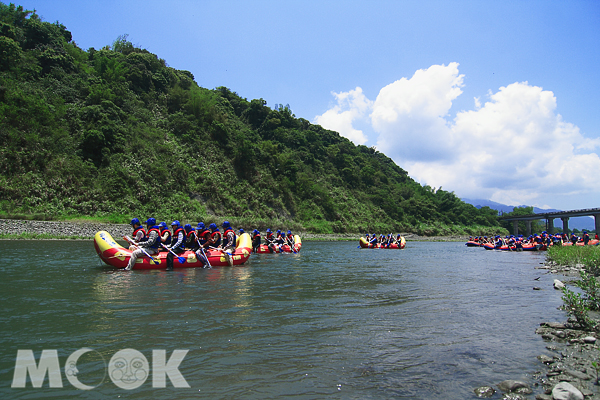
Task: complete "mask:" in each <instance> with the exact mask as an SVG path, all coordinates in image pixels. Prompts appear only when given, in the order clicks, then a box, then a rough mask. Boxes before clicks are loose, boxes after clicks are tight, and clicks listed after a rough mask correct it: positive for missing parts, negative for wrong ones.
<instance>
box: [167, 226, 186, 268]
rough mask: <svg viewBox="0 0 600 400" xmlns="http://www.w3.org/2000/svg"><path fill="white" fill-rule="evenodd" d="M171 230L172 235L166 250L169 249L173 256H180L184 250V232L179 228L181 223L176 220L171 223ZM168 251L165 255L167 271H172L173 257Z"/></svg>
mask: <svg viewBox="0 0 600 400" xmlns="http://www.w3.org/2000/svg"><path fill="white" fill-rule="evenodd" d="M171 229H172V230H173V234H172V235H171V243H172V244H171V245H169V246H167V248H169V249H171V250H172V251H173V253H175V254H181V253H183V252H184V250H185V231H184V230H183V228H182V227H181V223H180V222H179V221H177V220H175V221H173V222H171ZM173 253H171V252H170V251H169V254H167V271H171V270H172V269H173V258H174V257H175V256H174V255H173Z"/></svg>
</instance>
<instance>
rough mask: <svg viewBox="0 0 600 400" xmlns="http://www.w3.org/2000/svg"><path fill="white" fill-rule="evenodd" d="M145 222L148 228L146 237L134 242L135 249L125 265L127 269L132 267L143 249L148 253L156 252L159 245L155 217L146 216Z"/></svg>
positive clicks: (158, 229) (158, 233)
mask: <svg viewBox="0 0 600 400" xmlns="http://www.w3.org/2000/svg"><path fill="white" fill-rule="evenodd" d="M145 224H146V228H147V229H148V237H147V238H146V239H143V240H141V241H139V242H134V244H135V245H136V247H137V249H135V250H133V252H132V253H131V258H130V259H129V263H128V264H127V267H125V269H126V270H128V271H129V270H131V269H132V268H133V266H134V265H135V261H136V260H137V259H138V257H139V256H140V255H142V254H144V250H145V251H146V253H148V254H150V255H153V254H156V253H158V248H159V246H160V226H158V225H156V219H154V218H148V220H147V221H146V222H145Z"/></svg>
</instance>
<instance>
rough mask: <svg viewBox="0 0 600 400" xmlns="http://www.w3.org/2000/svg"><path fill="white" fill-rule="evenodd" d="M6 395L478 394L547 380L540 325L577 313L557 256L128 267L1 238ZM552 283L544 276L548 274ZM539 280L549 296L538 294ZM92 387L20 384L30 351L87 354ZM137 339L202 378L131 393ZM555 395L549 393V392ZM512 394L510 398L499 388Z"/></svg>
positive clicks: (422, 251)
mask: <svg viewBox="0 0 600 400" xmlns="http://www.w3.org/2000/svg"><path fill="white" fill-rule="evenodd" d="M0 251H1V252H2V255H3V256H2V259H1V261H0V263H1V264H0V273H1V276H2V277H1V280H0V299H1V300H2V308H1V313H0V376H1V386H0V398H22V399H26V398H27V399H29V398H57V399H64V398H67V397H69V396H75V395H76V396H78V397H79V398H108V397H110V398H118V397H119V396H120V397H121V398H139V399H147V398H158V399H189V398H198V399H275V398H282V397H284V398H291V399H320V398H340V399H388V398H407V399H408V398H410V399H468V398H475V396H474V394H473V389H474V388H475V387H478V386H482V385H495V384H497V383H499V382H500V381H503V380H505V379H523V380H526V381H528V382H530V383H533V379H532V378H531V374H532V373H533V372H535V371H536V370H540V369H541V368H542V366H541V364H540V363H539V361H537V360H536V356H538V355H540V354H543V353H545V343H544V342H543V340H542V338H541V337H540V336H539V335H536V334H535V329H536V327H537V326H539V324H540V322H544V321H562V320H565V319H566V317H565V315H564V313H563V312H562V311H559V310H558V309H557V308H558V307H559V306H560V305H561V299H560V295H561V294H560V292H558V291H555V290H553V289H552V281H553V279H554V278H555V277H554V276H551V275H549V274H545V271H543V270H536V269H535V267H536V266H539V265H540V263H542V262H543V261H544V257H545V254H544V253H510V252H498V251H486V250H483V249H479V248H467V247H466V246H465V245H464V244H463V243H425V242H409V243H408V244H407V247H406V249H404V250H372V249H357V243H354V242H306V243H304V244H303V248H302V251H301V252H300V253H299V254H264V255H253V256H252V257H251V258H250V260H249V262H248V263H247V264H246V265H245V266H242V267H234V268H229V267H225V268H218V269H217V268H215V269H212V270H203V269H179V270H176V271H175V272H166V271H132V272H124V271H115V270H114V269H112V268H111V267H108V266H106V265H104V264H102V263H101V261H100V260H99V258H98V256H97V255H96V253H95V251H94V248H93V244H92V243H91V242H81V241H76V242H75V241H74V242H70V241H0ZM537 277H540V279H539V280H538V281H536V280H534V278H537ZM534 286H539V287H541V288H542V289H543V290H540V291H534V290H533V287H534ZM84 347H88V348H92V349H94V350H95V352H91V353H88V354H87V356H88V359H87V364H86V359H84V358H83V357H82V358H81V359H80V362H79V363H78V367H79V370H80V380H81V381H85V380H86V379H87V381H86V382H87V383H88V384H89V385H91V386H95V388H94V389H92V390H89V391H82V390H79V389H76V388H74V387H73V386H72V385H70V384H69V381H67V379H66V377H65V375H64V372H65V371H63V386H64V387H63V388H49V387H48V379H46V381H45V382H44V385H43V387H42V388H33V387H32V386H31V383H30V382H29V381H28V384H27V387H26V388H24V389H16V388H11V387H10V386H11V383H12V381H13V372H14V369H15V358H16V354H17V350H19V349H32V350H33V351H34V353H35V356H36V358H37V357H39V356H40V353H41V351H42V350H44V349H57V350H58V354H59V356H60V362H61V367H63V364H64V362H65V360H66V358H67V357H68V356H69V355H70V354H71V353H73V352H74V351H76V350H78V349H80V348H84ZM127 348H131V349H135V350H138V351H140V352H142V353H143V354H144V355H145V356H146V357H147V359H148V361H149V364H150V365H152V354H153V353H152V351H153V350H155V349H163V350H166V351H167V355H170V354H171V353H172V352H173V351H174V350H176V349H187V350H189V352H188V353H187V355H186V356H185V358H184V360H183V361H182V362H181V364H180V365H179V371H180V373H181V375H182V376H183V377H184V378H185V379H186V381H187V383H188V384H189V385H190V386H191V387H190V388H174V387H173V385H172V384H171V382H170V381H169V378H168V377H167V388H153V384H152V375H150V377H149V378H148V379H147V380H146V381H145V383H144V384H143V385H141V386H140V387H139V388H137V389H133V390H125V389H122V388H120V387H117V386H116V385H115V384H114V383H113V382H112V381H111V379H109V376H108V375H107V373H106V371H107V367H106V364H107V362H108V360H110V358H111V357H112V355H113V354H115V353H116V352H117V351H119V350H122V349H127ZM535 390H536V391H537V392H539V389H535ZM497 396H498V395H497Z"/></svg>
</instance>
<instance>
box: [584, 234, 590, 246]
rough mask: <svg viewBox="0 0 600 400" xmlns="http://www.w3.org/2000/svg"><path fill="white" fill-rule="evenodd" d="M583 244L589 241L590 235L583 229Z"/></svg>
mask: <svg viewBox="0 0 600 400" xmlns="http://www.w3.org/2000/svg"><path fill="white" fill-rule="evenodd" d="M582 239H583V244H584V245H586V246H587V244H588V243H589V242H590V235H589V234H588V233H587V232H586V231H583V238H582Z"/></svg>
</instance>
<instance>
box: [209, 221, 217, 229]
mask: <svg viewBox="0 0 600 400" xmlns="http://www.w3.org/2000/svg"><path fill="white" fill-rule="evenodd" d="M208 229H210V230H211V231H212V230H214V229H217V224H215V223H214V222H213V223H212V224H210V225H209V226H208Z"/></svg>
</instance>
